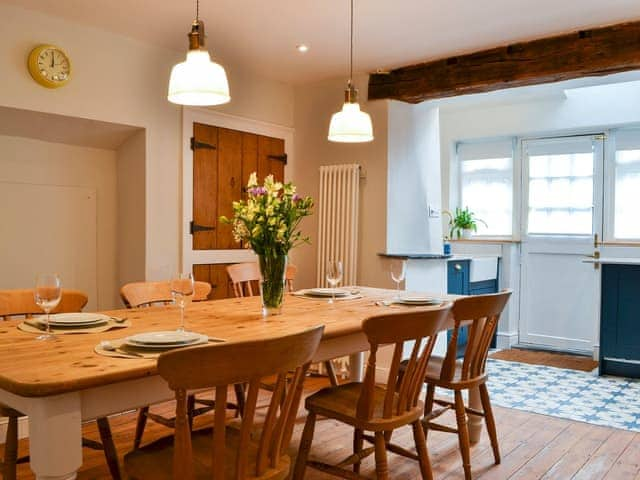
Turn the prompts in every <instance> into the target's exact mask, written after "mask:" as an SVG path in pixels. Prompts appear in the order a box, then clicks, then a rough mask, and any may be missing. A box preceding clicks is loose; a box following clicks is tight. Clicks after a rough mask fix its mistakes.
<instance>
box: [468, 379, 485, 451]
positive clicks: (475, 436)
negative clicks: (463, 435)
mask: <svg viewBox="0 0 640 480" xmlns="http://www.w3.org/2000/svg"><path fill="white" fill-rule="evenodd" d="M469 406H470V407H471V408H473V409H475V410H480V411H482V402H481V400H480V390H478V389H477V388H471V389H469ZM467 424H468V425H469V440H470V441H471V443H478V441H480V434H481V433H482V417H480V416H478V415H467Z"/></svg>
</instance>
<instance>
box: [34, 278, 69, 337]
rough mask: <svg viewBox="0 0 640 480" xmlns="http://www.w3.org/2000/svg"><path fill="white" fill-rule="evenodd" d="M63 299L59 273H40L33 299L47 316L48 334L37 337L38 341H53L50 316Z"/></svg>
mask: <svg viewBox="0 0 640 480" xmlns="http://www.w3.org/2000/svg"><path fill="white" fill-rule="evenodd" d="M61 298H62V289H61V288H60V277H59V276H58V274H57V273H40V274H38V276H37V277H36V288H35V290H34V291H33V299H34V300H35V302H36V305H38V306H39V307H40V308H41V309H42V310H43V311H44V313H46V314H47V324H46V325H47V330H46V333H43V334H42V335H39V336H37V337H36V340H53V339H54V338H55V336H54V335H53V334H52V333H51V325H50V324H49V314H50V313H51V310H53V309H54V308H56V307H57V306H58V304H59V303H60V299H61Z"/></svg>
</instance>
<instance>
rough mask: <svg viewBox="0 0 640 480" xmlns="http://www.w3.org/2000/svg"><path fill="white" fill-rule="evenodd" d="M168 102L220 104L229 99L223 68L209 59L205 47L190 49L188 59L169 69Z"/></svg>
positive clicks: (227, 84) (202, 104) (200, 104)
mask: <svg viewBox="0 0 640 480" xmlns="http://www.w3.org/2000/svg"><path fill="white" fill-rule="evenodd" d="M167 98H168V100H169V101H170V102H171V103H177V104H179V105H194V106H206V105H220V104H223V103H227V102H228V101H229V100H231V97H230V96H229V82H228V81H227V74H226V73H225V71H224V68H223V67H222V66H221V65H219V64H217V63H215V62H212V61H211V57H209V52H208V51H206V50H189V51H188V52H187V59H186V60H185V61H184V62H182V63H178V64H177V65H175V66H174V67H173V69H172V70H171V78H170V80H169V94H168V96H167Z"/></svg>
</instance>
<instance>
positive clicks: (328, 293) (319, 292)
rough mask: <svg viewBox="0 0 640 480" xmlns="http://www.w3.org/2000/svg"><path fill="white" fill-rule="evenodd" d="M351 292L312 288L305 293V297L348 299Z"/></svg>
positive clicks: (339, 289)
mask: <svg viewBox="0 0 640 480" xmlns="http://www.w3.org/2000/svg"><path fill="white" fill-rule="evenodd" d="M350 294H351V292H349V290H344V289H342V288H310V289H309V290H306V291H305V295H312V296H314V297H332V296H334V295H335V296H336V297H346V296H347V295H350Z"/></svg>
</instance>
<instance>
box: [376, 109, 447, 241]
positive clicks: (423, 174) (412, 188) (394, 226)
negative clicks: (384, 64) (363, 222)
mask: <svg viewBox="0 0 640 480" xmlns="http://www.w3.org/2000/svg"><path fill="white" fill-rule="evenodd" d="M388 135H389V151H388V162H389V165H388V187H387V191H388V197H387V251H388V252H390V253H441V252H442V226H441V222H440V220H439V219H438V218H429V217H428V208H427V207H428V206H429V205H430V206H431V207H433V208H435V209H438V210H440V208H441V203H442V202H441V192H440V119H439V111H438V108H437V107H433V106H432V105H430V104H419V105H410V104H406V103H400V102H395V101H394V102H390V104H389V133H388Z"/></svg>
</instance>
